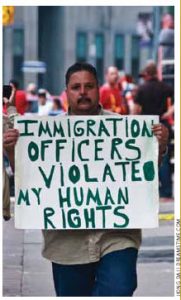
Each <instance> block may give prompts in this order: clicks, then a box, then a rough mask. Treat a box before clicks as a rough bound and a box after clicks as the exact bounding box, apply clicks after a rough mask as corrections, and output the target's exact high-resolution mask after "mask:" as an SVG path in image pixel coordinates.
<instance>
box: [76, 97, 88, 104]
mask: <svg viewBox="0 0 181 300" xmlns="http://www.w3.org/2000/svg"><path fill="white" fill-rule="evenodd" d="M85 101H86V102H91V99H90V98H88V97H80V98H78V100H77V103H78V104H79V103H81V102H85Z"/></svg>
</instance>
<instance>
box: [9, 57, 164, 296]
mask: <svg viewBox="0 0 181 300" xmlns="http://www.w3.org/2000/svg"><path fill="white" fill-rule="evenodd" d="M66 93H67V98H68V103H69V108H68V115H71V116H74V115H79V116H83V115H110V114H111V112H109V111H105V110H103V108H102V107H101V105H100V104H99V86H98V80H97V74H96V70H95V68H94V67H93V66H91V65H90V64H87V63H75V64H74V65H72V66H71V67H70V68H69V69H68V71H67V73H66ZM153 132H154V134H155V135H156V136H157V138H158V140H159V143H160V148H159V150H160V155H162V154H163V153H164V151H165V148H166V143H167V129H166V128H164V126H163V125H161V124H158V125H155V126H154V128H153ZM17 139H18V132H17V131H16V130H14V133H13V132H12V131H11V132H10V135H8V134H6V135H5V136H4V146H5V147H6V148H7V149H9V151H10V149H12V146H13V145H15V143H16V141H17ZM8 144H9V145H10V146H11V147H9V148H8ZM43 236H44V248H43V252H42V254H43V256H44V257H45V258H47V259H49V260H50V261H51V262H52V268H53V278H54V284H55V290H56V294H57V296H132V295H133V292H134V290H135V289H136V286H137V276H136V261H137V254H138V249H139V247H140V244H141V230H139V229H131V230H130V229H129V230H126V229H125V230H44V231H43Z"/></svg>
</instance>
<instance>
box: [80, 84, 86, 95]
mask: <svg viewBox="0 0 181 300" xmlns="http://www.w3.org/2000/svg"><path fill="white" fill-rule="evenodd" d="M80 94H81V95H85V94H86V88H85V86H84V85H81V87H80Z"/></svg>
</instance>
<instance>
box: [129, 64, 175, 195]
mask: <svg viewBox="0 0 181 300" xmlns="http://www.w3.org/2000/svg"><path fill="white" fill-rule="evenodd" d="M140 76H141V77H143V79H144V83H143V84H141V85H140V86H139V87H138V90H137V93H136V96H135V106H136V107H137V113H140V114H142V115H158V116H159V117H160V122H161V123H162V124H164V125H165V126H166V127H167V128H168V130H169V143H168V153H167V154H166V155H165V156H164V159H163V161H162V165H161V167H160V172H159V175H160V197H161V198H167V199H170V198H172V197H173V195H172V179H171V165H170V139H171V136H172V130H171V126H170V124H169V121H168V120H169V118H170V117H171V116H172V115H173V111H174V104H173V102H174V91H173V88H172V87H171V86H169V85H167V84H166V83H165V82H163V81H159V80H158V73H157V66H156V64H155V63H153V62H150V63H148V65H147V66H146V67H145V69H144V70H143V71H142V72H141V74H140Z"/></svg>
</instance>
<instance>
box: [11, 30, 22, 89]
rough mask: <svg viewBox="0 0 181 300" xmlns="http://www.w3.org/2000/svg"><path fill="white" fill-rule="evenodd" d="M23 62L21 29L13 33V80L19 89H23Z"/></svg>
mask: <svg viewBox="0 0 181 300" xmlns="http://www.w3.org/2000/svg"><path fill="white" fill-rule="evenodd" d="M23 61H24V30H23V29H22V28H18V29H16V28H15V29H14V31H13V78H14V79H16V80H17V81H18V82H19V84H20V88H23V72H22V71H21V67H22V63H23Z"/></svg>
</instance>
